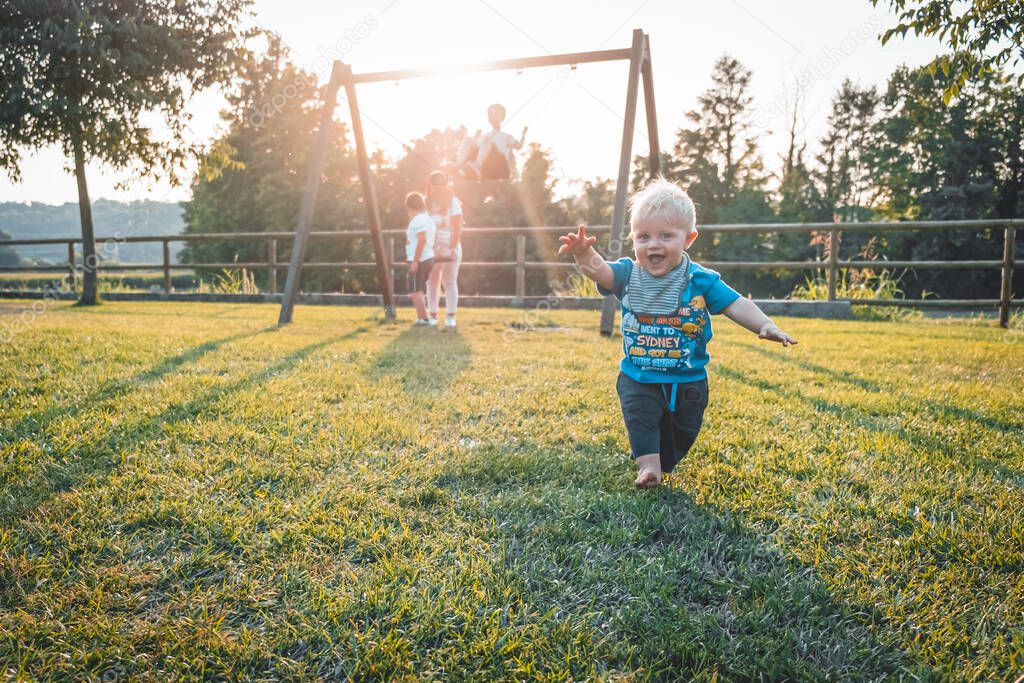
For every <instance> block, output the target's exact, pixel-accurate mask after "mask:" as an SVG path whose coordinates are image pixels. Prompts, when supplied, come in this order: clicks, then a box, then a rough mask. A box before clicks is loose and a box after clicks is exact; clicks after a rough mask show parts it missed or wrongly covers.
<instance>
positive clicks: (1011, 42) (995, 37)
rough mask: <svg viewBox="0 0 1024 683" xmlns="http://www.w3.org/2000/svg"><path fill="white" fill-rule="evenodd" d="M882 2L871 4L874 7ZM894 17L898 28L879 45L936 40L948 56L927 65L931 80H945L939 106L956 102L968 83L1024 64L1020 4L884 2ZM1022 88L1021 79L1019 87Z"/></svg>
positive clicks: (920, 0)
mask: <svg viewBox="0 0 1024 683" xmlns="http://www.w3.org/2000/svg"><path fill="white" fill-rule="evenodd" d="M879 1H880V0H871V4H872V5H875V6H876V7H877V6H878V3H879ZM888 2H889V7H891V8H892V9H893V10H895V11H896V12H897V14H898V17H899V18H898V21H899V23H898V24H897V25H896V26H893V27H892V28H890V29H888V30H886V31H885V33H883V34H882V36H881V39H882V44H883V45H885V44H886V43H887V42H889V40H890V39H891V38H892V37H893V36H895V35H897V34H899V36H900V37H905V36H906V35H907V32H908V31H910V30H913V31H914V35H917V36H920V35H925V36H933V37H935V36H937V37H938V38H939V40H941V41H942V42H943V43H945V44H946V46H947V47H949V49H950V50H952V52H951V54H946V55H939V56H938V57H936V58H935V59H933V60H932V62H931V63H930V64H929V65H928V67H927V68H928V70H929V73H930V74H931V75H932V76H933V77H934V76H935V75H936V72H937V71H939V70H941V71H942V73H943V75H944V76H946V77H947V78H949V80H948V81H947V82H946V83H945V85H944V88H943V94H942V97H943V101H944V102H945V104H947V105H948V104H949V102H950V100H951V99H952V98H955V97H958V96H959V95H960V93H961V91H962V90H963V89H964V85H965V84H966V83H967V81H968V80H975V81H977V80H981V79H983V78H984V77H985V76H986V75H990V74H992V73H994V72H997V71H1000V70H1002V69H1004V68H1005V67H1006V66H1008V65H1010V64H1015V65H1016V64H1022V63H1024V2H1021V1H1020V0H1007V1H1006V2H995V1H992V0H990V1H987V2H953V0H888ZM1022 84H1024V73H1021V74H1019V75H1018V76H1017V86H1018V87H1019V86H1021V85H1022Z"/></svg>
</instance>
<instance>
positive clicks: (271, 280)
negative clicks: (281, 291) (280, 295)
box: [267, 238, 277, 294]
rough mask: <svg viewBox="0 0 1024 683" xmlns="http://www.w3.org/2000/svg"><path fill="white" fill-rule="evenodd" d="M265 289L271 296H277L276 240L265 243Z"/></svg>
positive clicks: (272, 239)
mask: <svg viewBox="0 0 1024 683" xmlns="http://www.w3.org/2000/svg"><path fill="white" fill-rule="evenodd" d="M267 288H268V289H270V293H271V294H277V240H276V239H274V238H271V239H270V241H269V242H267Z"/></svg>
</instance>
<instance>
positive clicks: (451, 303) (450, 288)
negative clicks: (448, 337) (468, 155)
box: [426, 171, 462, 328]
mask: <svg viewBox="0 0 1024 683" xmlns="http://www.w3.org/2000/svg"><path fill="white" fill-rule="evenodd" d="M426 199H427V213H429V214H430V217H431V218H432V219H434V226H435V227H436V232H435V237H434V267H433V268H432V269H431V271H430V278H429V279H428V280H427V312H428V313H429V315H430V318H431V320H437V313H438V308H440V304H441V288H442V287H443V288H444V302H445V308H446V309H447V313H448V315H447V316H446V317H445V321H444V326H445V327H449V328H453V327H455V313H456V311H458V308H459V283H458V279H459V266H460V265H461V264H462V205H461V204H460V203H459V200H458V198H457V197H456V196H455V194H454V193H453V192H452V188H451V185H450V184H449V179H448V176H447V175H446V174H445V173H442V172H441V171H434V172H433V173H431V174H430V177H429V178H427V193H426Z"/></svg>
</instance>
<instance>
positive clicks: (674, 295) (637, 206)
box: [558, 179, 797, 488]
mask: <svg viewBox="0 0 1024 683" xmlns="http://www.w3.org/2000/svg"><path fill="white" fill-rule="evenodd" d="M629 205H630V217H631V230H630V237H631V238H632V240H633V248H634V252H635V256H636V258H635V259H631V258H622V259H619V260H618V261H616V262H614V263H609V262H608V261H605V260H604V259H603V258H602V257H601V255H600V254H598V253H597V251H595V250H594V246H593V245H594V243H595V242H596V241H597V238H596V237H589V236H588V235H587V233H586V228H585V227H584V226H583V225H580V227H579V230H578V232H576V233H571V232H570V233H568V234H567V235H565V236H563V237H560V238H559V241H561V242H562V246H561V247H560V248H559V250H558V253H559V254H570V255H572V257H573V258H574V259H575V260H576V263H577V264H578V265H579V266H580V269H581V270H582V271H583V273H584V274H585V275H587V276H588V277H589V278H590V279H592V280H593V281H594V282H596V283H597V287H598V290H599V291H600V292H601V293H602V294H604V295H606V296H607V295H608V294H614V295H615V296H616V297H618V299H619V301H620V303H621V307H622V323H621V329H622V348H623V357H622V361H621V362H620V364H619V376H618V381H617V382H616V390H617V391H618V394H619V404H620V406H621V408H622V417H623V419H624V420H625V423H626V432H627V433H628V435H629V445H630V450H631V451H632V455H633V458H634V459H635V460H636V464H637V477H636V481H635V482H634V483H635V485H636V486H637V487H638V488H653V487H655V486H658V485H659V484H660V483H661V477H662V474H664V473H666V472H671V471H672V470H673V468H674V467H675V466H676V464H677V463H678V462H679V461H680V460H681V459H682V457H683V456H684V455H686V453H687V452H688V451H689V450H690V447H691V446H692V445H693V443H694V441H695V440H696V439H697V434H698V433H699V432H700V428H701V425H702V424H703V421H704V409H705V408H706V407H707V405H708V382H707V372H706V371H705V366H706V365H707V362H708V352H707V344H708V342H709V341H711V314H717V313H722V314H724V315H725V316H726V317H727V318H730V319H731V320H733V321H734V322H736V323H738V324H739V325H741V326H743V327H745V328H746V329H748V330H750V331H751V332H753V333H754V334H756V335H758V337H760V338H761V339H769V340H771V341H777V342H780V343H782V345H783V346H789V345H790V344H796V343H797V342H796V340H795V339H793V338H792V337H790V336H789V335H788V334H786V333H785V332H783V331H782V330H780V329H779V328H778V326H777V325H776V324H775V323H774V322H772V320H771V319H770V318H769V317H768V316H766V315H765V314H764V312H763V311H761V309H760V308H758V307H757V305H756V304H754V302H752V301H751V300H750V299H747V298H746V297H742V296H740V294H739V293H738V292H737V291H736V290H734V289H733V288H732V287H730V286H729V285H727V284H726V283H725V282H723V281H722V278H721V276H720V275H719V274H718V273H716V272H715V271H713V270H710V269H708V268H704V267H703V266H701V265H700V264H698V263H694V262H693V261H691V260H690V257H689V254H687V253H686V249H687V248H688V247H689V246H690V245H691V244H693V242H694V240H695V239H697V229H696V221H697V218H696V209H695V208H694V205H693V201H692V200H691V199H690V197H689V196H688V195H687V194H686V192H684V191H683V190H682V189H681V188H680V187H679V186H678V185H675V184H673V183H671V182H669V181H667V180H664V179H659V180H655V181H653V182H651V183H650V184H649V185H647V187H646V188H644V189H643V190H641V191H640V192H638V193H637V194H635V195H633V196H632V197H631V198H630V200H629Z"/></svg>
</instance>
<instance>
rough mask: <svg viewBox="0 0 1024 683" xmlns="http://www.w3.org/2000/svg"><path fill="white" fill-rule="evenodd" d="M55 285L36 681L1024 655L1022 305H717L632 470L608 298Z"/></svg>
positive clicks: (6, 572)
mask: <svg viewBox="0 0 1024 683" xmlns="http://www.w3.org/2000/svg"><path fill="white" fill-rule="evenodd" d="M29 305H31V303H30V302H24V303H22V302H9V301H8V302H0V332H3V331H4V330H5V329H7V330H14V329H16V330H17V331H16V334H15V335H14V338H13V341H12V342H11V343H9V344H0V364H2V365H0V367H2V368H3V370H4V372H3V373H2V375H0V400H2V406H3V410H2V413H0V458H2V460H0V670H2V671H3V672H4V675H5V676H7V677H10V678H19V677H23V678H26V679H34V680H35V679H43V678H62V679H73V680H84V679H89V678H92V679H103V680H111V679H128V678H131V679H133V680H136V679H137V680H147V679H148V680H167V679H169V678H173V679H238V680H280V679H310V678H316V677H320V678H325V679H335V678H339V677H351V678H357V679H377V678H387V679H449V678H456V679H471V680H488V679H509V680H511V679H538V680H552V681H554V680H558V681H561V680H566V679H568V678H572V679H573V680H581V679H588V678H591V679H599V680H619V679H626V680H646V679H662V680H685V679H696V680H714V679H716V678H717V679H719V680H749V679H752V678H758V677H761V678H763V679H767V680H778V679H782V678H795V679H824V678H827V679H840V678H842V679H847V678H849V679H898V678H901V677H902V678H904V679H914V678H922V679H927V680H934V679H946V678H957V679H960V678H964V679H975V680H977V679H996V680H1008V681H1009V680H1013V679H1014V678H1016V676H1017V675H1019V674H1020V673H1021V672H1022V671H1024V628H1022V624H1024V494H1022V487H1024V398H1022V392H1021V388H1022V377H1024V335H1007V334H1004V333H1003V331H1001V330H999V329H998V328H996V327H995V326H994V325H993V324H992V323H991V322H981V321H968V322H964V321H956V322H949V321H924V320H922V321H912V322H870V321H815V320H799V319H783V320H780V322H781V323H783V325H782V326H783V328H784V329H787V331H791V332H792V333H793V334H795V335H796V336H797V337H798V338H799V339H800V340H801V344H800V346H798V347H796V348H793V349H790V350H788V351H785V350H783V349H781V348H780V347H778V346H775V345H768V344H767V343H765V342H759V341H758V340H757V339H756V338H754V337H753V336H752V335H750V334H748V333H746V332H744V331H743V330H741V329H739V328H738V327H735V326H734V325H732V323H729V322H728V321H727V320H724V319H716V322H715V324H716V337H715V341H714V343H713V344H712V347H711V353H712V361H711V377H710V384H711V393H712V395H711V405H710V407H709V410H708V413H707V419H706V423H705V429H704V431H703V432H702V434H701V436H700V438H699V439H698V441H697V444H696V446H695V448H694V450H693V451H692V452H691V454H690V455H689V457H688V458H687V459H686V460H685V461H684V462H683V463H682V464H681V466H680V468H679V469H678V470H677V473H676V474H674V475H672V476H670V477H669V478H668V485H667V486H666V487H663V488H662V489H660V490H656V491H651V492H637V491H635V490H633V488H632V486H631V483H632V478H633V476H632V468H631V463H630V462H629V460H628V458H627V457H626V452H627V443H626V438H625V431H624V429H623V426H622V424H621V417H620V414H619V410H618V404H617V400H616V397H615V393H614V378H615V372H616V370H615V368H616V363H617V360H618V358H619V353H620V351H619V346H618V341H617V340H615V339H611V340H609V339H602V338H601V337H599V336H598V335H597V334H596V331H595V328H596V324H597V318H596V314H595V313H592V312H569V311H564V312H563V311H555V312H551V313H548V314H545V315H544V316H542V318H543V319H542V320H540V321H535V322H538V323H539V324H538V325H537V326H536V327H535V328H534V329H532V330H530V329H525V330H524V329H520V328H522V327H523V326H522V324H521V323H523V321H524V313H523V312H522V311H512V310H486V311H482V310H467V311H465V312H464V313H463V314H462V316H461V319H460V323H461V327H460V330H459V333H458V334H451V333H444V332H439V331H437V330H434V329H412V328H409V326H408V322H409V314H408V312H407V311H403V312H402V313H403V317H404V318H405V322H404V323H401V324H397V325H387V324H382V323H380V322H379V321H378V319H377V316H378V312H377V311H376V310H373V309H367V308H326V307H324V308H316V307H300V308H299V309H298V310H297V312H296V321H297V322H296V323H294V324H293V325H291V326H288V327H286V328H282V329H277V328H276V326H275V325H274V323H275V321H276V317H277V309H276V308H275V307H272V306H265V305H227V304H225V305H220V304H201V305H194V304H185V303H180V304H179V303H138V304H135V303H131V304H129V303H107V304H104V305H102V306H100V307H97V308H79V307H73V306H71V305H69V304H67V303H57V304H53V305H52V306H51V307H50V308H49V309H48V310H47V311H46V312H45V313H42V314H41V315H38V316H36V317H35V318H33V319H31V320H28V318H30V317H31V316H27V315H26V316H25V317H24V318H22V317H21V313H20V310H21V308H20V307H22V306H29ZM18 320H22V323H19V325H20V326H18V327H16V328H15V327H12V325H14V324H15V322H16V321H18Z"/></svg>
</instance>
